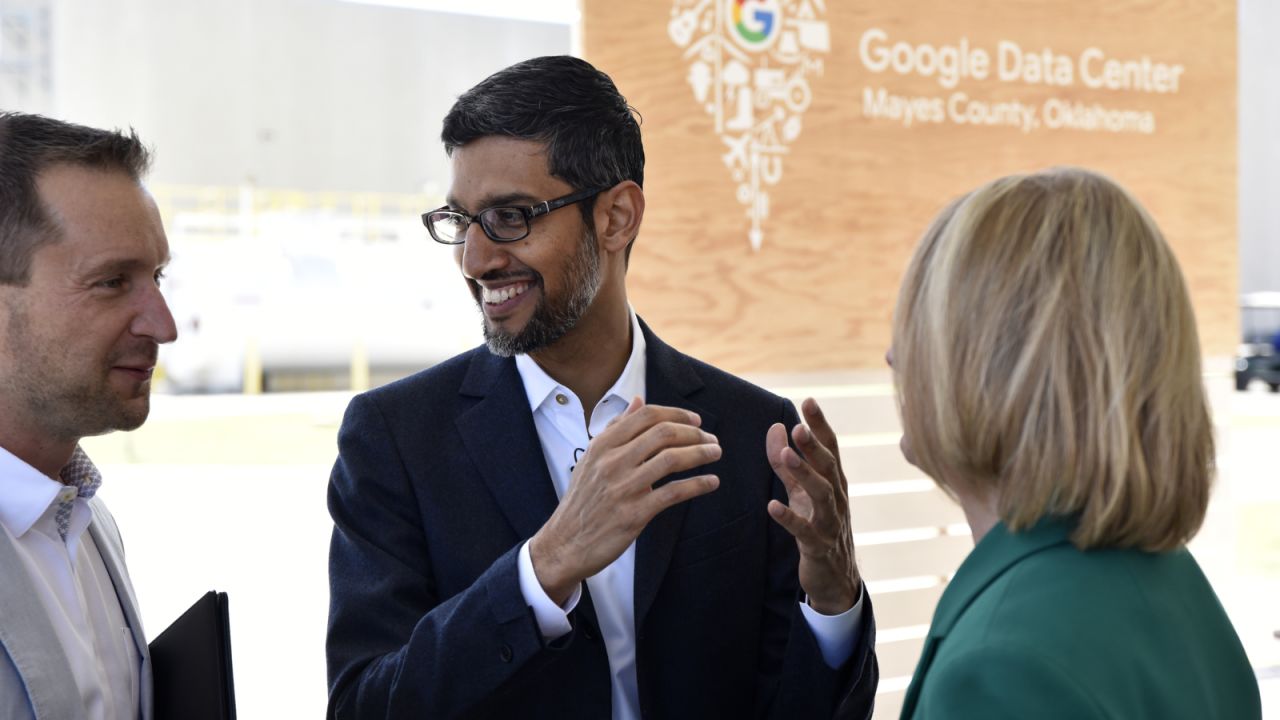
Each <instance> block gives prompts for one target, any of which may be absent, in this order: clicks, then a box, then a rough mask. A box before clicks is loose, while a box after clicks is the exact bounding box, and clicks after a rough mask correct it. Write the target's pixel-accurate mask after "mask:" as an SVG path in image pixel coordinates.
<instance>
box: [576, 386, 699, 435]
mask: <svg viewBox="0 0 1280 720" xmlns="http://www.w3.org/2000/svg"><path fill="white" fill-rule="evenodd" d="M664 422H665V423H677V424H680V425H687V426H689V427H692V428H697V427H698V426H699V425H701V424H702V418H701V417H699V416H698V414H697V413H695V412H690V411H689V410H684V409H682V408H674V407H667V406H665V405H646V404H645V403H644V401H643V400H641V399H640V398H638V397H637V398H634V399H632V401H631V404H629V405H627V409H626V410H624V411H622V414H621V415H619V416H618V417H617V418H615V419H614V420H613V422H611V423H609V425H608V426H606V427H605V430H604V432H602V433H600V435H599V436H597V437H596V439H595V440H594V441H593V442H592V444H599V445H603V446H609V447H618V446H621V445H625V444H627V443H629V442H631V441H632V440H634V439H636V438H637V437H638V436H640V435H641V434H642V433H644V432H645V431H647V430H649V429H650V428H652V427H653V426H655V425H658V424H660V423H664Z"/></svg>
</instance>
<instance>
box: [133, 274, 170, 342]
mask: <svg viewBox="0 0 1280 720" xmlns="http://www.w3.org/2000/svg"><path fill="white" fill-rule="evenodd" d="M143 292H144V293H145V296H144V297H143V298H142V300H141V302H142V306H141V307H140V308H139V309H138V314H137V315H136V316H134V318H133V324H132V325H131V326H130V328H129V330H130V331H131V332H132V333H133V334H134V335H137V336H139V337H146V338H151V339H152V340H154V341H156V342H157V343H160V344H164V343H171V342H173V341H174V340H176V339H178V325H177V323H175V322H174V321H173V313H171V312H169V303H167V302H165V299H164V295H162V294H161V293H160V288H158V287H155V286H151V287H148V288H146V289H145V290H144V291H143Z"/></svg>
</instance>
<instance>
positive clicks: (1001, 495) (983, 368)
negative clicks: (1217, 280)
mask: <svg viewBox="0 0 1280 720" xmlns="http://www.w3.org/2000/svg"><path fill="white" fill-rule="evenodd" d="M893 335H894V338H893V349H894V373H895V380H896V385H897V388H898V400H899V405H900V408H901V412H902V419H903V427H904V430H905V432H906V435H907V438H908V441H909V442H910V444H911V448H912V450H913V452H914V455H915V456H916V458H915V460H916V463H917V464H918V465H919V466H920V467H921V469H923V470H924V471H925V472H927V473H929V475H931V476H932V477H933V478H935V479H936V480H938V482H939V483H940V484H942V485H943V487H944V488H946V487H947V483H954V484H957V485H958V484H961V483H963V484H964V485H965V487H966V488H973V489H975V490H978V491H979V492H993V493H994V494H995V496H996V497H997V498H998V506H997V507H998V511H999V514H1000V518H1001V520H1002V521H1003V522H1004V523H1005V524H1006V525H1007V526H1008V527H1009V528H1010V529H1011V530H1014V531H1017V530H1021V529H1025V528H1027V527H1029V526H1031V525H1033V524H1035V522H1036V521H1038V520H1039V519H1040V518H1041V517H1042V516H1044V515H1046V514H1059V515H1077V516H1078V518H1079V524H1078V526H1077V528H1076V530H1075V532H1074V535H1073V536H1072V540H1073V542H1074V543H1075V544H1076V545H1077V546H1079V547H1081V548H1093V547H1138V548H1142V549H1145V550H1167V549H1171V548H1174V547H1177V546H1178V545H1180V544H1182V543H1184V542H1186V541H1187V540H1188V539H1190V538H1191V536H1193V535H1194V534H1195V532H1196V531H1197V530H1198V529H1199V527H1200V524H1201V522H1202V521H1203V519H1204V514H1205V509H1206V507H1207V505H1208V501H1209V490H1210V486H1211V484H1212V479H1213V475H1214V452H1213V431H1212V424H1211V421H1210V419H1209V413H1208V410H1207V406H1206V402H1205V396H1204V388H1203V384H1202V383H1203V381H1202V377H1201V372H1200V345H1199V341H1198V339H1197V334H1196V325H1195V317H1194V315H1193V313H1192V309H1191V302H1190V299H1189V297H1188V295H1187V290H1186V287H1185V285H1184V282H1183V278H1182V273H1181V272H1180V270H1179V269H1178V264H1177V261H1176V260H1175V259H1174V256H1173V252H1172V251H1171V250H1170V248H1169V246H1168V244H1167V243H1166V242H1165V241H1164V238H1163V237H1162V235H1161V233H1160V230H1159V229H1158V228H1157V227H1156V225H1155V222H1154V221H1153V220H1152V219H1151V218H1150V217H1149V216H1148V215H1147V213H1146V212H1145V211H1144V210H1143V208H1142V207H1141V206H1140V205H1139V204H1138V202H1137V201H1136V200H1135V199H1134V198H1133V197H1131V196H1130V195H1129V194H1128V193H1127V192H1125V190H1124V189H1122V188H1121V187H1120V186H1119V185H1117V184H1116V183H1114V182H1112V181H1111V180H1109V179H1107V178H1105V177H1103V176H1101V175H1099V174H1097V173H1094V172H1090V171H1088V170H1082V169H1075V168H1059V169H1052V170H1046V171H1043V172H1038V173H1034V174H1030V175H1012V176H1009V177H1005V178H1001V179H999V180H996V181H994V182H991V183H988V184H986V185H983V186H982V187H980V188H978V189H976V190H974V191H972V192H970V193H969V194H967V195H965V196H963V197H961V198H960V199H958V200H956V201H955V202H953V203H952V204H951V205H950V206H949V207H947V208H946V209H945V210H944V211H943V212H942V213H941V214H940V215H939V217H938V218H937V219H936V220H935V221H934V223H933V225H932V227H930V228H929V230H928V232H927V233H925V236H924V238H923V239H922V240H921V242H920V245H919V247H918V248H917V250H916V252H915V256H914V257H913V258H912V261H911V265H910V268H909V269H908V270H907V275H906V278H905V281H904V283H903V285H902V288H901V291H900V294H899V296H898V305H897V310H896V316H895V318H894V332H893Z"/></svg>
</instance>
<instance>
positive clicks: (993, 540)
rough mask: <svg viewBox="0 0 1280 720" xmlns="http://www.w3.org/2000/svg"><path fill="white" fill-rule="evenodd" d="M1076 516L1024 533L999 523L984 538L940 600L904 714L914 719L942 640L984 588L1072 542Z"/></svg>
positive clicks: (1045, 520) (1041, 524)
mask: <svg viewBox="0 0 1280 720" xmlns="http://www.w3.org/2000/svg"><path fill="white" fill-rule="evenodd" d="M1074 527H1075V520H1074V518H1067V517H1054V516H1047V517H1045V518H1042V519H1041V520H1040V521H1039V522H1038V523H1036V524H1035V525H1034V526H1033V527H1030V528H1028V529H1026V530H1024V531H1022V532H1017V533H1011V532H1009V530H1008V528H1006V527H1005V525H1004V523H996V525H995V526H994V527H992V528H991V530H990V531H988V532H987V535H986V536H985V537H983V538H982V541H981V542H979V543H978V545H977V547H975V548H974V549H973V552H971V553H969V556H968V557H966V558H965V559H964V562H963V563H961V564H960V569H959V570H957V571H956V574H955V577H953V578H952V579H951V583H950V584H948V585H947V588H946V590H944V591H943V593H942V597H941V598H939V599H938V607H937V609H936V610H934V613H933V623H932V624H931V625H930V626H929V635H928V637H927V638H926V639H925V644H924V650H923V651H922V652H921V653H920V662H919V664H917V665H916V671H915V673H914V674H913V675H912V677H911V684H910V685H909V686H908V687H907V694H906V696H905V697H904V698H903V701H902V717H903V718H910V717H911V716H912V715H913V714H914V713H915V708H916V703H917V702H918V701H919V699H920V688H921V686H922V685H923V683H924V678H925V676H926V675H927V674H928V672H929V666H930V665H932V664H933V658H934V656H935V655H937V653H938V648H939V647H940V646H941V644H942V641H943V640H944V639H945V638H946V636H947V635H948V634H949V633H950V632H951V629H952V628H953V627H955V625H956V623H957V622H958V621H959V619H960V617H961V616H962V615H964V611H965V610H967V609H969V606H970V605H972V604H973V601H974V600H975V599H977V597H978V596H979V595H981V594H982V592H983V591H984V590H986V589H987V587H989V586H990V585H991V583H993V582H995V580H996V578H998V577H1000V576H1001V575H1003V574H1004V573H1005V572H1006V571H1007V570H1008V569H1009V568H1011V567H1013V566H1014V565H1016V564H1018V563H1019V562H1020V561H1021V560H1022V559H1024V558H1026V557H1028V556H1030V555H1034V554H1035V553H1038V552H1040V551H1041V550H1045V549H1047V548H1050V547H1053V546H1055V545H1061V544H1063V543H1066V542H1069V541H1070V540H1069V537H1070V535H1071V531H1072V529H1074Z"/></svg>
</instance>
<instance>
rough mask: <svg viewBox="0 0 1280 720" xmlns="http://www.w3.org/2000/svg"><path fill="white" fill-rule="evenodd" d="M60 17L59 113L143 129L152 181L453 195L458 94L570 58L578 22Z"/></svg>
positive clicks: (308, 12) (252, 8)
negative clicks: (510, 71) (525, 62)
mask: <svg viewBox="0 0 1280 720" xmlns="http://www.w3.org/2000/svg"><path fill="white" fill-rule="evenodd" d="M52 6H53V18H54V19H53V32H52V36H53V37H52V42H53V46H54V52H53V57H54V97H55V101H54V104H53V108H52V112H54V113H55V114H56V115H58V116H61V117H64V118H67V119H72V120H75V121H77V122H82V123H86V124H91V125H104V126H127V125H132V126H134V127H135V128H137V130H138V132H139V133H140V134H141V135H142V136H143V138H144V139H145V140H146V141H147V142H148V143H150V144H152V145H154V146H155V148H156V149H157V163H156V166H155V168H154V171H153V173H152V177H151V180H152V181H153V182H156V183H179V184H196V185H223V186H236V185H240V184H242V183H245V182H252V183H254V184H256V185H258V186H259V187H285V188H291V189H298V190H334V191H362V192H420V191H423V190H424V189H426V190H427V191H428V192H431V193H432V194H435V193H437V192H442V189H443V187H444V186H445V185H446V184H447V166H446V163H445V158H444V154H443V152H442V151H441V149H440V142H439V136H440V121H441V119H442V118H443V117H444V115H445V113H446V112H447V111H448V109H449V106H450V105H452V104H453V101H454V100H455V99H456V97H457V95H458V94H459V93H461V92H462V91H464V90H466V89H467V88H468V87H470V86H471V85H473V84H475V83H476V82H477V81H479V80H480V79H482V78H483V77H485V76H487V75H488V74H490V73H491V72H493V71H495V70H498V69H500V68H502V67H505V66H507V65H510V64H511V63H513V62H516V61H518V60H522V59H525V58H528V57H534V56H537V55H546V54H561V53H566V52H568V51H569V47H570V32H569V27H568V26H567V25H554V24H548V23H537V22H519V21H512V20H498V19H492V18H477V17H469V16H464V15H456V14H448V13H434V12H422V11H417V10H403V9H394V8H386V7H377V6H368V5H357V4H351V3H346V2H338V1H337V0H219V1H218V2H208V1H207V0H111V1H110V2H100V1H99V0H52ZM431 184H435V185H436V186H437V187H434V188H433V187H429V185H431Z"/></svg>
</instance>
